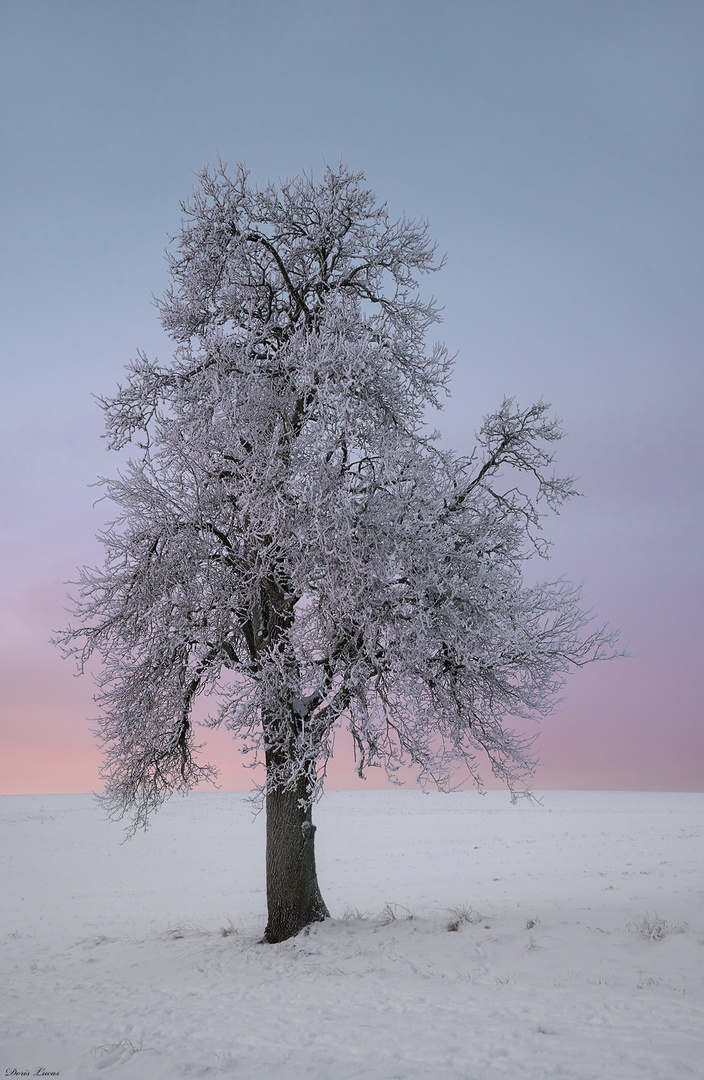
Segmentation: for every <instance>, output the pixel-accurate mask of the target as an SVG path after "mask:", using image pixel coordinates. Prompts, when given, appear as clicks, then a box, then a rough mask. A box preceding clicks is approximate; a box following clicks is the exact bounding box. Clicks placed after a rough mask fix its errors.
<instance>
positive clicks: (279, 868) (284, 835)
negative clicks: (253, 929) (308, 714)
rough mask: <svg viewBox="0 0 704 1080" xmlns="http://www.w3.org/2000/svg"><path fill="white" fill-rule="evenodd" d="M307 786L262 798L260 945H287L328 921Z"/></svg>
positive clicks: (272, 793)
mask: <svg viewBox="0 0 704 1080" xmlns="http://www.w3.org/2000/svg"><path fill="white" fill-rule="evenodd" d="M305 797H306V784H305V780H304V779H303V778H301V780H300V782H299V785H298V790H296V791H281V789H274V790H273V791H270V792H269V793H268V794H267V796H266V901H267V911H268V922H267V924H266V930H265V931H264V938H263V940H264V941H266V942H270V943H273V942H275V941H285V940H286V939H287V938H290V937H293V936H294V935H295V934H298V933H299V932H300V931H301V930H302V929H303V928H304V927H305V926H308V925H309V924H310V923H313V922H321V921H322V920H323V919H326V918H329V915H330V912H329V911H328V909H327V908H326V906H325V903H324V901H323V898H322V896H321V895H320V889H319V888H318V878H317V875H316V872H315V840H314V836H315V825H313V821H312V815H311V808H310V806H309V807H308V808H307V809H302V808H301V806H300V805H299V803H300V801H301V800H305Z"/></svg>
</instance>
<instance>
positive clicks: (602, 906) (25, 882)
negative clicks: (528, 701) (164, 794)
mask: <svg viewBox="0 0 704 1080" xmlns="http://www.w3.org/2000/svg"><path fill="white" fill-rule="evenodd" d="M541 798H542V802H541V804H532V803H529V802H527V801H526V800H520V801H519V802H518V803H517V804H515V805H512V804H511V802H510V799H509V796H508V794H507V793H506V792H489V793H487V794H486V795H485V796H484V797H483V798H482V797H480V796H478V795H477V794H475V793H473V792H463V793H459V792H458V793H455V794H451V795H442V794H439V793H432V794H429V795H424V794H422V793H421V792H417V791H370V792H361V793H360V792H332V793H328V794H326V795H324V796H323V798H322V801H321V802H320V804H319V806H318V808H317V812H316V820H317V823H318V825H319V829H318V833H317V838H318V839H317V843H318V864H319V875H320V878H321V884H322V887H323V889H324V893H325V896H326V899H327V902H328V905H329V907H330V910H331V911H332V912H333V915H334V918H332V919H330V920H328V921H326V922H325V923H323V924H319V925H315V926H312V927H311V928H310V931H309V932H308V933H304V934H301V935H300V936H299V937H297V938H294V939H292V940H289V941H287V942H284V943H283V944H280V945H261V944H259V943H258V942H259V939H260V937H261V931H262V928H263V926H264V922H265V918H266V912H265V893H264V866H263V851H264V843H263V830H264V818H263V815H260V816H258V817H253V813H252V805H251V803H249V802H248V801H247V797H246V796H245V795H243V794H239V793H217V794H197V795H191V796H189V797H187V798H175V799H172V800H171V801H170V802H169V803H168V804H167V805H166V806H165V808H164V809H163V811H162V812H161V814H159V815H158V817H157V818H155V820H154V823H153V825H152V827H151V829H150V830H149V831H148V832H146V833H138V834H137V835H136V836H135V837H134V838H133V839H132V840H130V841H129V842H128V843H125V844H123V843H122V839H123V832H122V831H121V829H120V827H119V826H117V825H115V824H112V823H109V822H106V821H104V820H103V819H102V818H101V815H100V812H99V811H98V809H97V808H96V806H95V803H94V802H93V800H92V799H91V797H90V796H85V795H69V796H67V795H50V796H5V797H4V798H3V799H2V800H1V801H0V816H1V818H2V828H3V835H4V837H5V846H4V860H3V871H4V872H3V879H2V894H3V897H2V919H3V923H2V926H1V927H0V944H1V946H2V970H3V980H2V1003H3V1007H2V1020H1V1021H0V1075H3V1076H5V1075H17V1074H21V1073H22V1072H25V1071H28V1072H29V1074H30V1075H34V1074H36V1073H37V1070H40V1069H43V1070H45V1075H50V1074H51V1073H52V1072H53V1073H54V1074H56V1073H58V1074H60V1076H61V1077H62V1080H70V1078H75V1080H100V1078H105V1080H110V1078H114V1080H118V1078H121V1080H167V1078H168V1080H180V1078H186V1077H201V1076H214V1077H232V1078H244V1080H260V1078H261V1080H264V1078H266V1080H299V1078H300V1080H303V1078H304V1077H305V1078H306V1080H348V1078H349V1080H351V1078H353V1077H354V1078H365V1080H421V1078H422V1080H428V1078H430V1077H433V1078H438V1080H488V1078H489V1080H490V1078H493V1077H496V1078H510V1080H514V1078H518V1077H521V1078H526V1080H546V1078H548V1077H568V1078H575V1080H576V1078H579V1080H595V1078H601V1077H604V1078H607V1077H608V1080H639V1078H643V1080H660V1078H662V1080H672V1078H673V1077H700V1076H701V1075H702V1053H701V1049H702V1047H701V1037H702V1031H704V1016H703V1010H702V1003H703V999H704V979H703V977H702V970H703V969H702V960H703V959H704V934H703V931H704V926H703V925H702V922H703V920H702V896H703V894H704V880H703V876H702V868H701V852H702V840H701V835H702V827H701V821H702V810H704V795H701V794H689V795H688V794H655V793H647V794H639V793H603V792H598V793H593V792H548V793H545V794H544V795H543V796H542V797H541ZM12 1070H17V1072H16V1073H14V1074H13V1072H12Z"/></svg>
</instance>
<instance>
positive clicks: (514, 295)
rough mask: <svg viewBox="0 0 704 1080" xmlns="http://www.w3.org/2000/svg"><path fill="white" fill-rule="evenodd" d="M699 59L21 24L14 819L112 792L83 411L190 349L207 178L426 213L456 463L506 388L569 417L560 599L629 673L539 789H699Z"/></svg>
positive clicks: (166, 13) (221, 27)
mask: <svg viewBox="0 0 704 1080" xmlns="http://www.w3.org/2000/svg"><path fill="white" fill-rule="evenodd" d="M703 54H704V5H703V4H702V3H701V0H668V2H667V3H663V2H662V0H449V2H446V0H432V2H430V0H427V2H426V0H423V2H420V0H373V2H372V0H351V2H346V3H342V2H338V0H198V2H196V0H189V2H184V0H98V2H96V0H59V2H56V0H3V3H2V5H0V87H1V91H0V93H1V95H2V118H1V120H0V132H1V135H0V138H1V140H2V151H1V152H2V169H1V170H0V186H1V188H2V197H1V198H0V214H1V215H2V236H3V247H4V252H3V259H2V263H1V266H0V274H1V275H2V283H1V289H0V297H1V302H2V320H1V322H0V357H1V363H2V395H1V396H0V410H1V416H2V427H1V431H0V438H1V439H2V463H3V467H2V471H1V473H0V484H1V487H2V491H1V502H0V505H1V507H2V526H1V534H0V542H1V544H2V557H1V559H0V578H1V585H0V590H1V592H0V595H1V598H2V599H1V609H0V620H1V621H0V643H1V649H2V658H1V671H0V678H1V680H2V683H1V699H0V713H1V715H0V725H1V730H0V738H1V739H2V762H1V766H0V792H5V793H10V792H70V791H91V790H95V789H98V788H99V787H100V782H99V778H98V772H97V770H98V764H99V754H98V751H97V750H96V748H95V746H94V743H93V738H92V735H91V730H90V729H91V725H90V723H89V722H88V721H87V719H86V717H89V716H91V715H92V714H93V705H92V701H91V696H92V686H91V683H90V681H89V680H88V679H85V678H84V679H75V678H74V677H73V668H72V666H71V664H70V663H67V662H65V661H63V660H62V659H61V657H60V655H59V654H58V652H57V651H56V650H55V649H53V648H52V646H51V645H50V644H49V638H50V637H51V633H52V630H54V629H56V628H58V627H61V626H63V625H64V624H65V623H66V621H67V615H66V613H65V611H64V607H65V605H66V592H67V588H66V585H65V584H64V583H65V582H66V581H67V580H70V579H71V578H73V577H74V576H75V568H76V566H77V565H79V564H82V563H86V562H87V563H90V562H95V561H96V560H98V559H99V558H100V549H99V547H98V545H97V543H96V542H95V540H94V539H93V537H94V534H95V532H96V530H97V529H98V528H99V527H100V526H101V525H102V524H103V523H104V522H105V521H106V520H107V518H108V517H109V510H108V508H107V507H106V506H105V505H104V504H99V505H97V506H95V507H94V506H93V500H94V499H95V498H96V496H97V493H96V491H95V490H94V489H91V488H90V487H89V485H90V484H91V482H92V481H93V480H94V479H95V477H96V476H97V475H99V474H106V473H111V472H113V471H114V469H115V467H116V462H114V461H111V459H110V455H109V454H107V452H106V451H105V449H104V445H103V444H102V442H101V439H100V435H101V431H102V417H101V414H100V411H99V409H98V408H97V406H96V404H95V402H94V399H93V396H92V395H95V394H98V395H99V394H101V393H105V394H109V393H110V392H111V391H112V390H113V389H114V387H115V385H116V383H117V381H118V380H119V379H120V378H121V375H122V369H123V365H124V364H125V363H126V362H127V361H128V360H129V359H130V358H131V357H133V356H134V355H135V352H136V350H137V349H138V348H143V349H144V350H145V351H146V352H147V353H149V354H150V355H157V356H161V357H164V356H166V355H168V353H169V351H170V350H169V344H168V342H167V340H166V339H165V338H164V336H163V334H162V332H161V329H160V327H159V324H158V319H157V315H156V312H155V310H154V308H153V307H152V305H151V297H152V295H153V294H159V293H161V292H162V291H163V289H164V288H165V286H166V284H167V277H166V268H165V263H164V259H163V249H164V247H165V245H166V243H167V239H168V236H169V235H173V234H174V233H176V232H177V231H178V228H179V205H178V204H179V200H180V199H181V198H183V197H185V196H187V195H188V193H189V191H190V190H191V188H192V187H193V184H194V174H195V172H196V171H197V170H198V169H199V168H200V167H202V166H203V165H205V164H206V163H210V162H213V161H214V160H215V159H216V156H217V154H218V153H219V154H220V155H221V156H222V158H223V159H224V160H225V161H228V162H230V164H234V163H235V162H237V161H244V162H246V163H247V164H248V166H249V167H250V169H251V170H252V177H253V179H254V180H256V181H257V182H260V183H264V182H266V181H267V180H268V179H269V178H273V179H276V178H278V177H285V176H291V175H295V174H297V173H299V172H300V171H301V169H303V168H305V169H310V168H312V169H313V170H314V171H316V172H318V173H319V172H320V171H321V170H322V167H323V164H324V162H325V161H328V162H331V163H333V164H335V163H337V162H338V161H339V160H340V158H341V157H342V158H343V159H344V160H345V161H346V162H347V163H348V164H349V165H350V166H351V167H352V168H355V169H363V170H364V171H365V174H366V177H367V180H368V182H369V185H370V186H371V187H372V188H373V189H374V190H375V191H376V193H377V195H378V196H379V197H380V198H383V199H386V200H387V201H388V203H389V206H390V209H391V211H392V212H393V213H394V214H401V213H402V212H405V213H407V214H408V215H410V216H427V217H428V218H429V220H430V224H431V229H432V231H433V233H434V234H435V236H436V237H437V239H438V242H439V246H440V249H441V250H442V251H446V252H447V267H446V269H445V270H444V272H443V273H442V274H441V275H437V276H436V277H435V278H434V279H433V281H432V288H433V290H434V291H435V293H436V295H437V296H438V298H439V300H440V302H441V303H442V304H443V305H444V306H445V323H444V327H443V328H442V333H443V337H444V338H445V340H446V341H447V342H448V344H449V346H450V348H451V350H452V351H453V352H456V353H457V362H456V373H455V378H454V383H453V396H452V398H451V399H450V401H449V402H448V404H447V406H446V408H445V410H444V412H443V413H442V414H440V415H439V416H438V417H437V418H435V419H434V421H433V422H434V423H435V424H436V425H437V426H438V427H440V428H441V430H442V432H443V437H444V438H445V440H446V442H447V444H448V445H451V446H453V447H454V448H455V449H457V450H458V451H465V452H466V451H468V450H469V449H470V448H471V445H472V439H473V432H474V430H475V429H476V428H477V427H478V425H479V423H480V421H481V417H482V415H483V414H484V413H486V412H488V411H491V410H492V409H493V408H494V407H495V406H496V405H497V404H498V403H499V401H500V399H501V397H502V396H503V395H504V394H513V395H515V396H517V398H518V399H519V401H521V402H525V403H528V402H530V401H532V400H534V399H537V398H544V399H545V400H547V401H550V402H552V405H553V407H554V409H555V411H556V412H557V414H558V415H559V416H560V417H561V418H562V420H563V422H564V426H565V428H566V431H567V432H568V436H569V437H568V438H566V439H565V441H564V443H563V444H562V446H561V448H560V452H559V460H558V464H559V466H560V468H561V469H563V470H564V471H567V472H573V473H575V474H576V475H577V476H578V477H579V486H580V489H581V490H582V492H584V498H581V499H579V500H575V501H574V502H573V503H572V504H570V505H569V506H568V507H567V508H566V509H565V510H564V511H563V514H562V515H561V517H560V518H559V519H557V520H556V521H555V522H554V523H553V524H552V525H551V526H549V529H550V535H551V536H552V538H553V539H554V541H555V544H554V549H553V552H554V554H553V560H552V563H551V564H550V565H549V566H547V567H545V572H546V573H550V574H566V575H567V576H568V577H570V578H571V579H572V580H575V581H578V582H583V585H584V593H585V598H586V601H587V603H588V605H589V606H590V607H593V608H594V610H595V612H597V613H598V615H599V617H600V618H601V619H603V620H604V621H608V622H609V623H611V624H612V625H615V626H618V627H620V628H621V631H622V635H623V641H624V644H627V645H628V647H629V651H630V652H631V653H632V657H631V658H630V659H628V660H623V661H618V662H613V663H610V664H603V665H599V666H593V667H591V668H588V669H585V670H583V671H580V672H578V673H576V674H575V675H574V676H573V678H572V679H571V681H570V682H569V684H568V686H567V688H566V690H565V694H564V698H563V700H562V703H561V704H560V706H559V708H558V709H557V710H556V712H555V714H554V716H552V717H551V718H549V719H548V720H546V721H545V722H544V723H543V725H542V734H541V736H540V748H541V751H540V752H541V757H542V760H543V765H542V766H541V768H540V769H539V771H538V773H537V775H536V778H535V786H536V787H537V788H538V789H539V788H594V789H655V790H658V789H661V790H685V791H687V790H689V791H701V790H704V737H703V725H702V696H701V691H700V684H701V680H702V674H701V672H702V664H703V661H702V654H703V651H704V650H703V645H704V641H703V637H704V635H703V633H702V591H703V590H702V579H703V572H702V558H701V537H702V535H704V520H703V518H704V514H703V508H702V457H703V455H702V449H703V446H702V444H703V442H704V439H703V435H702V432H703V430H704V426H703V425H702V420H701V409H702V372H703V368H704V364H703V350H702V346H703V344H704V328H703V313H704V295H703V289H702V286H703V284H704V282H703V278H704V272H703V271H704V261H703V257H702V252H703V251H704V236H703V235H702V234H703V232H704V228H703V225H704V216H703V212H702V184H703V182H704V175H703V174H704V169H703V165H704V153H703V135H704V127H703V126H702V112H703V106H704V65H703V64H702V55H703ZM210 747H211V751H212V758H213V760H214V761H215V762H216V763H217V764H218V765H219V766H220V767H221V770H222V786H223V787H224V788H226V789H227V788H241V787H247V786H249V782H250V775H249V774H247V773H246V772H244V771H243V770H242V768H241V765H240V761H239V757H238V754H237V751H236V748H235V746H234V745H233V744H232V742H231V741H230V740H229V739H228V738H226V737H225V736H221V735H219V734H218V735H217V736H214V737H212V738H211V739H210ZM345 749H346V747H345V746H344V740H341V743H340V753H339V754H338V755H337V758H336V761H335V763H334V764H333V766H332V769H331V773H330V780H331V784H332V786H335V785H337V786H348V785H350V786H351V785H353V784H354V783H355V781H354V778H353V774H352V770H351V768H350V766H349V764H348V762H347V757H346V755H345V754H344V751H345ZM381 782H382V779H381V778H374V777H372V778H371V779H370V780H369V781H368V783H369V784H370V785H374V784H375V783H376V784H378V783H381Z"/></svg>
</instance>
